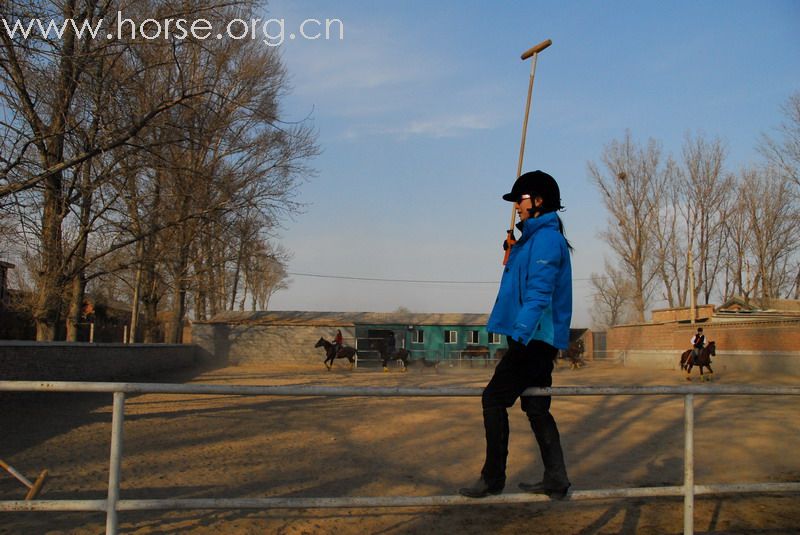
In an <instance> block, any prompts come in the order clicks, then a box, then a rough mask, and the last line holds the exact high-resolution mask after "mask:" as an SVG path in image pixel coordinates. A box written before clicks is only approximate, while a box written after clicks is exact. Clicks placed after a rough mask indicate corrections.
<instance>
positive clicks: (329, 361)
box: [314, 337, 356, 371]
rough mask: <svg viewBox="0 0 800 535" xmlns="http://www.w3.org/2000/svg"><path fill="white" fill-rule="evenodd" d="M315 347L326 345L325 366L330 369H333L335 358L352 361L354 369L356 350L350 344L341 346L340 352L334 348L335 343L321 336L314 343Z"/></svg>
mask: <svg viewBox="0 0 800 535" xmlns="http://www.w3.org/2000/svg"><path fill="white" fill-rule="evenodd" d="M314 347H324V348H325V367H326V368H328V371H331V367H333V361H334V359H347V360H349V361H350V369H351V370H352V369H353V367H354V366H355V362H356V361H355V359H354V357H355V356H356V350H355V349H353V348H352V347H350V346H342V347H340V348H339V351H338V353H337V352H336V351H335V350H334V347H335V346H334V344H332V343H331V342H328V341H327V340H325V338H322V337H320V339H319V340H317V343H316V344H314Z"/></svg>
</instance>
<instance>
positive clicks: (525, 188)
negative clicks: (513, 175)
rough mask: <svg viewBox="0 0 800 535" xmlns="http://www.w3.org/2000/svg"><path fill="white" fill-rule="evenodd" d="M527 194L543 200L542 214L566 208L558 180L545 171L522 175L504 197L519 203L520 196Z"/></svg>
mask: <svg viewBox="0 0 800 535" xmlns="http://www.w3.org/2000/svg"><path fill="white" fill-rule="evenodd" d="M526 193H527V194H528V195H530V196H531V197H541V198H542V201H543V204H542V208H541V210H540V212H541V213H546V212H555V211H558V210H561V209H562V208H564V207H563V206H561V191H560V190H559V189H558V183H557V182H556V179H555V178H553V177H552V176H550V175H548V174H547V173H545V172H544V171H538V170H537V171H530V172H528V173H525V174H523V175H520V177H519V178H518V179H517V181H516V182H514V186H513V187H512V188H511V191H510V192H509V193H506V194H505V195H503V199H504V200H506V201H509V202H517V201H519V198H520V196H521V195H523V194H526Z"/></svg>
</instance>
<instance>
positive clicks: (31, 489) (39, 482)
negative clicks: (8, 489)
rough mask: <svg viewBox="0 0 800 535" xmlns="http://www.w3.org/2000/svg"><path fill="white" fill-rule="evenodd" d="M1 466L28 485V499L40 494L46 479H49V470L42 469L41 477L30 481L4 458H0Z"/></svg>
mask: <svg viewBox="0 0 800 535" xmlns="http://www.w3.org/2000/svg"><path fill="white" fill-rule="evenodd" d="M0 468H2V469H3V470H5V471H6V472H8V473H9V474H11V475H12V476H14V477H15V478H17V480H18V481H19V482H20V483H22V484H23V485H25V486H26V487H28V493H27V494H26V495H25V499H26V500H33V499H34V498H36V496H38V495H39V492H41V490H42V486H44V481H45V480H46V479H47V470H42V472H41V473H40V474H39V477H37V478H36V481H34V482H33V483H31V482H30V481H28V478H27V477H25V476H23V475H22V474H20V473H19V472H17V471H16V470H15V469H14V467H13V466H11V465H10V464H8V463H6V462H5V461H4V460H3V459H0Z"/></svg>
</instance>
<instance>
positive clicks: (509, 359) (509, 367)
mask: <svg viewBox="0 0 800 535" xmlns="http://www.w3.org/2000/svg"><path fill="white" fill-rule="evenodd" d="M557 352H558V350H557V349H556V348H555V347H553V346H551V345H550V344H547V343H544V342H540V341H538V340H533V341H532V342H531V343H530V344H528V345H527V346H525V345H522V344H520V343H519V342H515V341H514V340H511V339H510V338H509V340H508V351H507V352H506V354H505V356H504V357H503V359H502V360H501V361H500V363H499V364H498V365H497V368H495V371H494V376H492V379H491V380H490V381H489V384H488V385H486V388H485V389H484V391H483V397H482V400H481V401H482V404H483V425H484V428H485V430H486V461H485V462H484V465H483V469H481V475H482V476H483V478H484V480H485V481H486V483H487V484H488V485H489V486H490V487H492V488H503V486H504V485H505V481H506V459H507V458H508V435H509V429H508V411H507V409H508V407H511V406H512V405H513V404H514V403H515V402H516V400H517V398H518V397H520V394H522V392H523V391H524V390H525V389H526V388H529V387H537V386H538V387H549V386H552V384H553V376H552V373H553V359H554V358H555V356H556V353H557ZM521 405H522V410H523V411H525V414H527V416H528V420H529V421H530V423H531V429H533V434H534V436H535V437H536V442H537V443H538V444H539V451H540V452H541V455H542V462H543V464H544V480H543V481H544V486H545V488H552V489H562V488H565V487H567V486H568V485H569V480H568V479H567V468H566V466H565V464H564V454H563V453H562V451H561V439H560V437H559V434H558V427H557V426H556V421H555V419H554V418H553V415H552V414H550V396H525V397H523V398H522V403H521Z"/></svg>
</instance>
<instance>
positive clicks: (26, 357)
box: [0, 341, 211, 382]
mask: <svg viewBox="0 0 800 535" xmlns="http://www.w3.org/2000/svg"><path fill="white" fill-rule="evenodd" d="M210 357H211V356H210V355H209V354H208V353H207V352H205V351H203V350H202V348H199V347H197V346H195V345H167V344H82V343H72V344H67V343H57V342H56V343H47V342H45V343H37V342H11V341H0V379H3V380H11V381H14V380H17V381H115V382H116V381H121V382H134V381H143V380H148V381H155V382H157V381H158V379H159V376H160V375H161V374H166V373H169V372H174V371H178V370H183V369H191V368H194V367H199V366H202V365H204V364H208V363H210V362H211V358H210Z"/></svg>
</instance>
